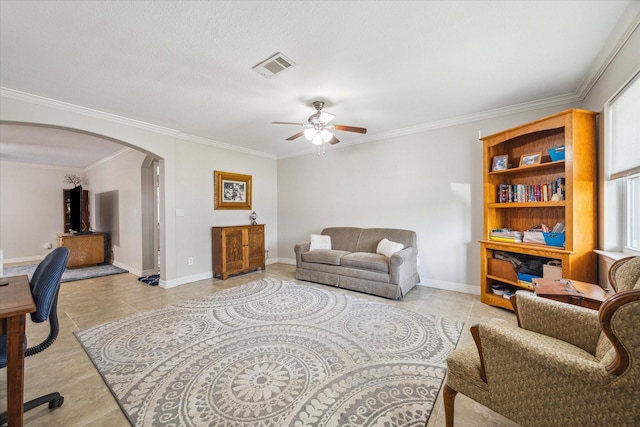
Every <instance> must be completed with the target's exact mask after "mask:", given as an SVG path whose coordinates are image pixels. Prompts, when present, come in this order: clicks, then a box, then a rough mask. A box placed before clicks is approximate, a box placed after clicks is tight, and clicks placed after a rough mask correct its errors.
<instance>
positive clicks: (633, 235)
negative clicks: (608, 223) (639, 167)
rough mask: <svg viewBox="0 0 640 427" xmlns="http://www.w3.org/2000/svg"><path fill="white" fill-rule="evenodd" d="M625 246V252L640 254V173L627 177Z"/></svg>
mask: <svg viewBox="0 0 640 427" xmlns="http://www.w3.org/2000/svg"><path fill="white" fill-rule="evenodd" d="M625 199H626V201H627V208H626V209H625V216H626V218H625V221H624V223H625V228H626V230H625V247H624V249H623V252H629V253H631V254H634V252H637V254H638V255H640V174H638V175H633V176H630V177H628V178H627V188H626V197H625Z"/></svg>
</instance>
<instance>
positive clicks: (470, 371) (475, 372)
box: [447, 345, 490, 406]
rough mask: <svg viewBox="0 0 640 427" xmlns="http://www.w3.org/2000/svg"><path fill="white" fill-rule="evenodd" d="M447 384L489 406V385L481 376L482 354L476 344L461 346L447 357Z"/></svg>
mask: <svg viewBox="0 0 640 427" xmlns="http://www.w3.org/2000/svg"><path fill="white" fill-rule="evenodd" d="M447 365H448V368H449V370H448V371H447V384H448V385H449V386H450V387H451V388H453V389H454V390H464V394H465V395H467V396H468V397H470V398H471V399H473V400H475V401H476V402H478V403H481V404H483V405H485V406H489V404H490V403H489V399H490V394H489V386H488V385H487V383H485V382H484V381H482V378H480V356H479V354H478V350H476V347H475V346H474V345H467V346H464V347H459V348H457V349H456V351H454V352H453V353H451V354H450V355H449V356H448V357H447Z"/></svg>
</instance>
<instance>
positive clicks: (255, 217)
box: [249, 211, 258, 225]
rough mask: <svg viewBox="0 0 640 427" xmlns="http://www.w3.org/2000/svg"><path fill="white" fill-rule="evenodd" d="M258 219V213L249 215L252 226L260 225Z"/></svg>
mask: <svg viewBox="0 0 640 427" xmlns="http://www.w3.org/2000/svg"><path fill="white" fill-rule="evenodd" d="M257 218H258V214H256V211H253V212H251V215H249V219H251V225H258V223H257V222H256V219H257Z"/></svg>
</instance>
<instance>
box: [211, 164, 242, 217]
mask: <svg viewBox="0 0 640 427" xmlns="http://www.w3.org/2000/svg"><path fill="white" fill-rule="evenodd" d="M213 208H214V209H230V210H231V209H237V210H251V175H242V174H239V173H231V172H221V171H213Z"/></svg>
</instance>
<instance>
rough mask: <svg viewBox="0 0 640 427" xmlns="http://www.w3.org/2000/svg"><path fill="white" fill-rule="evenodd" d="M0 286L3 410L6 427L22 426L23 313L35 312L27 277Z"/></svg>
mask: <svg viewBox="0 0 640 427" xmlns="http://www.w3.org/2000/svg"><path fill="white" fill-rule="evenodd" d="M7 279H9V284H8V285H6V286H0V333H1V334H6V335H7V408H8V411H7V412H8V414H7V415H8V418H9V425H10V426H12V427H13V426H15V427H18V426H22V423H23V411H22V409H23V406H22V405H23V401H24V342H25V325H26V317H27V313H33V312H34V311H36V304H35V302H34V301H33V296H32V295H31V288H30V287H29V278H28V277H27V275H23V276H13V277H8V278H7Z"/></svg>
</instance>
